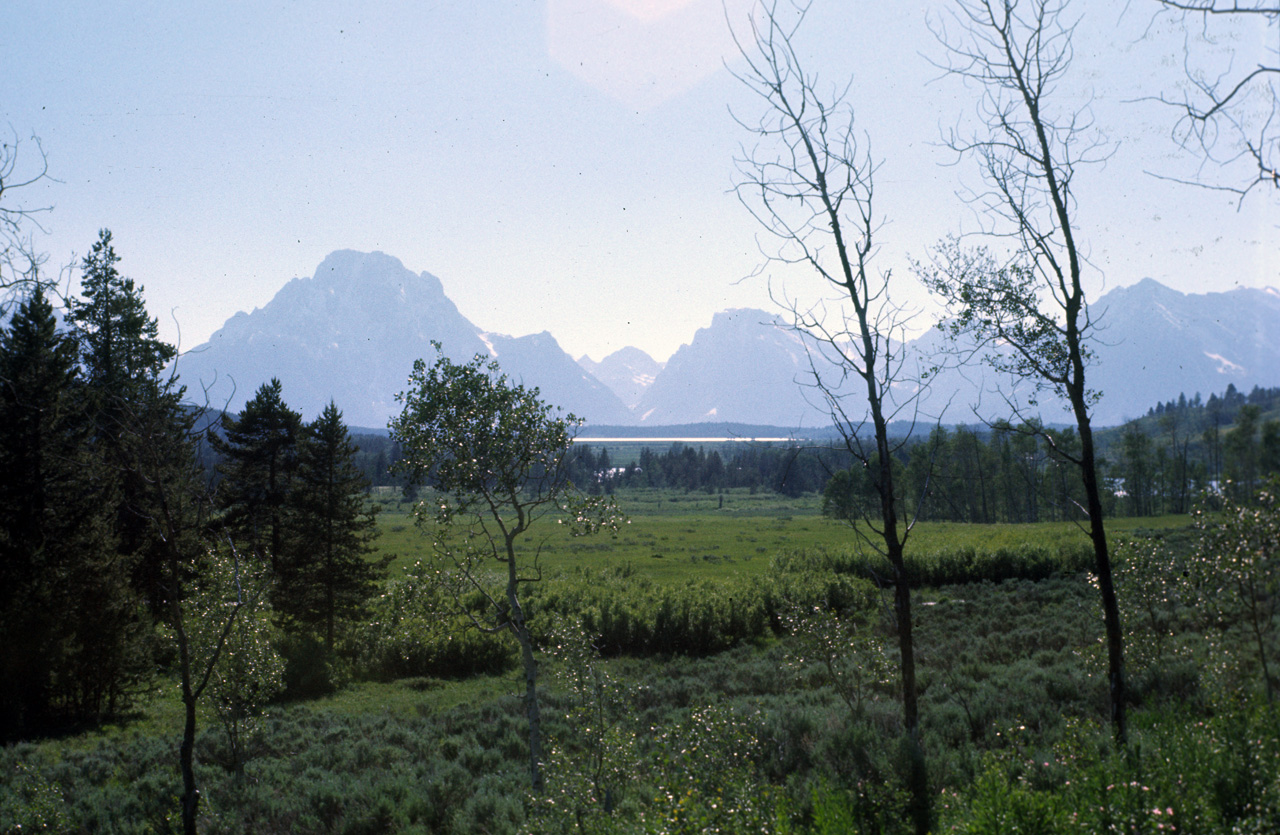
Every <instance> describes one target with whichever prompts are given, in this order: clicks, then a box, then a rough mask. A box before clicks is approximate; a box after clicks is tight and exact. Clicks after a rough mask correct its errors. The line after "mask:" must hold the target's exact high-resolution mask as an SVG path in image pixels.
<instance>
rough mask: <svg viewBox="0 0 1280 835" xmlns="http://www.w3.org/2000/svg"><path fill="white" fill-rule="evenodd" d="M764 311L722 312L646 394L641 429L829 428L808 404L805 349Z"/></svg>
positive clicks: (821, 413)
mask: <svg viewBox="0 0 1280 835" xmlns="http://www.w3.org/2000/svg"><path fill="white" fill-rule="evenodd" d="M780 322H781V320H780V319H778V317H777V316H775V315H773V314H770V313H766V312H765V311H763V310H753V309H748V308H744V309H738V310H726V311H724V312H722V313H717V314H715V316H713V317H712V319H711V325H710V327H706V328H700V329H699V330H698V332H697V333H696V334H694V337H693V341H692V342H691V343H689V344H688V345H682V346H681V347H680V349H679V350H677V351H676V352H675V354H674V355H673V356H672V357H671V359H670V360H669V361H668V362H667V365H666V367H665V368H663V369H662V373H661V374H659V375H658V377H657V379H656V380H654V382H653V385H652V386H650V387H649V389H648V390H647V391H646V392H645V393H644V396H643V397H642V398H641V400H640V403H639V405H637V406H636V410H635V411H636V415H637V417H638V418H639V420H640V422H641V423H643V424H668V423H700V422H722V421H724V422H737V423H753V424H768V425H774V426H814V425H825V424H828V423H830V418H829V417H828V416H827V415H826V414H825V412H824V411H822V410H821V409H815V408H814V407H812V406H810V405H809V404H808V403H806V402H805V398H804V394H803V390H802V388H801V386H800V385H799V384H800V383H802V382H804V381H805V380H806V377H807V375H808V369H809V366H808V358H807V356H806V353H805V348H804V344H803V343H802V342H801V341H800V338H799V337H798V336H797V335H796V334H795V333H793V332H791V331H790V330H787V329H786V328H783V327H779V324H780Z"/></svg>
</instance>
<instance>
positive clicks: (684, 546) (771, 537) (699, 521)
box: [377, 490, 1190, 583]
mask: <svg viewBox="0 0 1280 835" xmlns="http://www.w3.org/2000/svg"><path fill="white" fill-rule="evenodd" d="M721 497H723V499H724V501H723V506H721V501H720V499H721ZM617 499H618V504H619V506H620V507H621V508H622V510H623V512H624V513H626V514H627V515H628V517H629V519H630V522H629V523H628V524H627V525H626V526H624V528H623V530H622V531H621V532H620V533H619V534H618V535H617V536H615V537H606V536H598V537H587V538H574V537H571V536H570V535H569V533H568V531H567V530H565V529H564V528H562V527H559V526H556V525H546V526H544V527H543V528H542V529H540V530H539V529H535V530H534V531H532V532H530V534H529V536H528V537H527V538H526V541H524V542H522V543H520V545H519V546H518V551H519V552H520V553H521V555H522V556H524V557H532V556H533V554H534V552H535V551H537V550H538V549H539V548H540V549H541V551H540V554H539V558H540V561H541V564H542V566H543V568H544V570H546V571H548V572H551V573H555V572H557V571H563V570H567V569H577V568H581V567H587V568H591V569H615V568H622V567H626V568H628V569H629V570H634V571H636V572H638V573H640V574H642V575H644V576H646V577H650V578H652V579H653V580H654V581H657V582H664V583H666V582H670V583H677V582H685V581H688V580H700V579H704V578H705V579H715V578H723V577H734V578H738V577H744V576H747V577H749V576H756V575H762V574H765V573H767V572H768V571H769V570H770V563H771V560H772V558H773V557H774V556H775V555H777V554H779V553H783V552H788V551H797V550H809V549H815V548H816V549H823V550H828V551H833V552H842V551H847V550H851V549H852V550H857V549H859V548H860V547H865V546H863V545H862V543H861V542H860V539H859V537H858V536H857V535H856V534H855V533H854V532H853V531H852V530H851V529H850V528H849V526H848V525H847V524H845V523H843V522H838V521H835V520H832V519H827V518H825V517H823V516H822V515H821V513H820V512H819V511H820V506H821V500H820V498H819V497H817V496H803V497H800V498H795V499H792V498H787V497H785V496H781V495H778V494H776V493H763V492H762V493H756V494H752V493H750V492H749V491H747V490H733V491H728V492H727V493H724V494H713V495H708V494H705V493H689V494H685V493H676V492H674V491H666V490H627V491H620V492H619V493H618V496H617ZM1189 524H1190V519H1189V517H1186V516H1162V517H1154V518H1142V519H1116V520H1111V521H1109V522H1108V527H1109V530H1110V531H1111V536H1112V537H1113V538H1114V539H1118V538H1123V537H1125V536H1131V535H1134V534H1135V533H1150V532H1161V531H1170V530H1176V529H1179V528H1186V527H1187V526H1188V525H1189ZM379 526H380V528H381V534H382V535H381V537H380V538H379V540H378V542H377V545H378V549H379V553H380V554H390V555H393V556H394V557H395V562H394V563H393V571H394V570H396V569H399V568H403V567H405V566H409V565H412V564H413V563H414V562H416V561H417V560H419V559H426V558H427V557H429V555H430V544H429V542H428V540H427V538H426V537H425V536H424V535H423V533H422V532H421V531H420V530H418V529H417V527H416V525H415V522H414V517H413V514H412V510H411V508H410V507H409V505H407V504H403V505H395V504H392V505H388V506H387V507H386V508H385V509H384V510H383V512H382V514H381V516H380V517H379ZM864 530H865V528H864ZM1087 542H1088V537H1087V535H1086V534H1085V532H1084V531H1083V530H1082V529H1081V528H1079V527H1077V526H1076V525H1074V524H1072V523H1069V522H1044V523H1039V524H1033V525H1009V524H992V525H972V524H963V523H957V522H922V523H920V524H919V525H917V526H916V528H915V530H914V532H913V534H912V537H911V539H910V540H909V541H908V544H907V550H908V553H909V554H910V553H916V554H929V553H933V552H936V551H940V550H943V549H955V548H973V549H975V550H978V551H984V552H985V551H995V550H998V549H1000V548H1009V549H1016V548H1020V547H1023V546H1026V545H1037V546H1040V547H1043V548H1048V549H1050V550H1056V549H1059V548H1062V547H1065V546H1069V545H1073V544H1077V543H1081V544H1084V543H1087Z"/></svg>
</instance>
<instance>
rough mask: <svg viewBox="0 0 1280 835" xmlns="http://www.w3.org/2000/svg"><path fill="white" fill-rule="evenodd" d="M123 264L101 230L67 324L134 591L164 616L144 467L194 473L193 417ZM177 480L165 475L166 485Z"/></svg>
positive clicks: (149, 481) (159, 553)
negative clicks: (159, 463) (162, 465)
mask: <svg viewBox="0 0 1280 835" xmlns="http://www.w3.org/2000/svg"><path fill="white" fill-rule="evenodd" d="M119 262H120V256H118V255H117V254H116V251H115V247H114V246H113V243H112V236H111V231H110V230H108V229H103V230H101V231H100V232H99V233H98V240H97V242H95V243H94V245H93V247H92V248H91V249H90V251H89V254H88V255H87V256H85V258H84V260H83V261H82V262H81V265H80V269H81V289H80V294H81V299H79V300H74V301H72V303H71V312H70V316H69V319H70V321H71V323H72V324H73V326H74V327H75V331H76V338H77V340H78V342H79V352H80V365H81V371H82V377H83V380H84V389H85V394H86V398H87V401H88V405H89V407H90V408H91V410H92V413H93V424H94V430H93V440H94V444H95V445H96V446H97V448H98V449H99V450H100V451H101V454H102V457H103V460H104V463H105V464H106V466H107V467H108V468H109V469H110V471H111V473H112V477H113V478H114V480H115V482H116V484H117V486H118V499H117V501H116V502H115V504H114V508H113V509H114V513H115V519H114V522H113V526H114V530H115V534H116V536H117V538H118V540H119V545H118V547H119V549H120V551H121V553H122V554H125V555H127V556H129V557H130V558H133V561H134V562H135V564H136V567H137V568H136V572H135V577H134V583H135V586H136V587H137V588H138V589H139V591H140V592H141V593H142V594H143V595H144V596H145V597H146V598H147V599H148V601H149V602H150V603H151V606H152V609H153V612H156V613H160V612H162V611H163V606H162V603H161V600H162V597H163V590H162V581H161V576H162V574H163V561H164V557H163V548H162V547H161V544H160V543H159V541H158V540H157V530H156V527H155V524H154V520H155V518H156V514H157V507H156V503H157V501H159V496H158V495H157V494H156V489H155V486H156V485H155V482H156V475H157V474H156V473H154V472H151V473H149V474H148V473H144V472H143V470H144V469H151V470H154V467H148V468H144V467H143V461H144V460H146V461H148V462H154V461H155V460H157V459H158V458H163V460H165V461H166V462H167V465H168V466H171V467H174V468H178V469H179V470H182V469H190V465H191V461H192V459H193V456H194V450H193V448H192V445H191V443H190V438H191V417H190V415H189V414H188V413H187V412H186V411H184V410H183V408H182V406H181V399H182V394H183V390H182V389H181V388H180V387H179V386H178V385H177V383H176V380H175V379H174V378H172V377H169V376H166V374H165V366H166V364H168V363H169V361H170V360H172V359H173V358H174V356H175V354H176V350H175V349H174V347H173V346H172V345H169V344H168V343H166V342H163V341H161V340H160V339H159V337H158V332H159V328H158V325H157V323H156V320H155V319H154V318H152V317H151V316H148V315H147V308H146V304H145V302H144V301H143V297H142V292H143V288H142V287H141V286H138V285H136V284H134V281H133V279H131V278H126V277H124V276H122V275H121V274H120V271H119V269H118V268H117V266H116V265H117V264H118V263H119ZM161 452H162V453H163V454H162V455H160V454H159V453H161ZM178 476H179V474H178V473H166V474H164V476H163V479H164V480H165V481H166V482H172V481H173V480H174V478H177V477H178Z"/></svg>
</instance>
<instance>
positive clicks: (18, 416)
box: [0, 290, 143, 739]
mask: <svg viewBox="0 0 1280 835" xmlns="http://www.w3.org/2000/svg"><path fill="white" fill-rule="evenodd" d="M87 405H88V404H87V399H86V398H85V396H84V390H83V388H82V385H81V382H80V380H79V377H78V374H77V369H76V349H75V343H74V341H73V340H71V339H69V338H67V337H66V336H65V335H63V334H60V333H58V331H57V326H56V321H55V319H54V316H53V308H52V306H51V305H50V304H49V303H48V302H47V301H46V300H45V298H44V297H43V295H42V294H41V293H40V292H39V291H38V290H37V292H36V293H35V294H34V295H32V296H31V297H30V298H29V299H28V300H27V301H26V302H25V303H24V304H23V305H22V306H21V307H20V309H19V310H18V312H17V313H16V315H15V316H14V317H13V320H12V321H11V322H10V323H9V327H8V329H7V330H5V331H4V332H3V334H0V472H3V473H4V477H3V479H0V739H12V738H14V737H16V736H19V735H24V734H27V733H30V732H32V731H35V730H40V729H41V727H42V726H43V725H46V724H47V723H49V722H51V721H56V720H80V719H96V718H98V717H99V716H100V715H101V714H102V713H104V712H107V711H110V710H112V709H113V708H114V707H115V706H116V703H117V701H118V699H119V698H120V697H121V696H122V695H125V694H126V692H127V690H128V688H129V686H130V684H131V683H132V682H133V680H134V678H135V677H136V676H137V675H138V674H139V673H140V670H141V669H142V667H143V654H142V652H141V646H142V643H141V637H142V628H141V622H140V620H139V618H138V607H137V603H136V598H135V597H134V595H133V593H132V590H131V589H130V586H129V568H130V563H129V561H128V560H127V559H122V558H117V555H116V553H115V551H116V549H115V538H114V535H113V531H112V524H111V521H112V520H111V508H112V506H113V504H114V502H115V495H114V492H113V490H112V483H111V480H110V479H109V478H107V475H108V474H107V473H106V472H105V471H104V469H103V467H102V466H101V462H100V460H99V459H98V458H97V457H96V455H97V450H96V448H95V446H94V444H93V443H92V436H93V422H92V415H91V413H90V412H89V411H88V408H87Z"/></svg>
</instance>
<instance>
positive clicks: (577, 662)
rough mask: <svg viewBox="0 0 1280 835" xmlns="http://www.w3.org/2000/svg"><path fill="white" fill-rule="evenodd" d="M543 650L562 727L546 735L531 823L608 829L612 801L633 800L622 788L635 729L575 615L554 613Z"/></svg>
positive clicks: (632, 757)
mask: <svg viewBox="0 0 1280 835" xmlns="http://www.w3.org/2000/svg"><path fill="white" fill-rule="evenodd" d="M547 655H548V657H549V659H550V660H551V661H552V663H553V664H554V665H555V667H554V670H555V674H554V677H555V681H556V682H557V683H559V684H560V685H561V688H562V695H561V696H560V698H559V699H558V700H557V701H556V702H553V704H554V705H555V707H557V708H559V709H560V711H561V712H562V715H563V719H564V722H563V725H564V727H565V731H564V732H563V733H560V734H557V737H556V738H555V739H554V740H553V741H552V745H551V747H550V756H549V757H548V762H547V772H548V781H547V782H548V787H547V792H546V794H545V796H534V798H533V799H532V806H533V815H534V820H533V821H532V823H535V824H536V828H537V830H538V831H546V830H548V829H554V830H555V831H560V832H610V831H613V830H615V829H616V827H617V825H618V822H619V818H620V817H622V815H619V814H615V813H616V812H618V810H619V808H620V807H627V808H633V807H634V806H635V801H636V798H634V797H628V793H629V792H628V790H629V788H630V783H631V781H632V779H633V778H634V775H635V774H636V771H637V768H638V767H639V765H640V758H639V755H638V747H639V740H638V738H637V734H636V732H635V731H634V729H632V728H631V727H628V725H627V724H626V723H624V718H625V716H626V713H625V705H624V703H623V696H624V694H623V693H622V692H621V687H620V685H619V683H618V682H617V681H616V680H615V679H614V678H613V677H612V676H611V675H609V672H608V671H607V670H606V668H605V666H604V664H602V663H601V662H600V657H599V653H598V651H597V650H596V648H595V647H594V646H592V644H591V641H590V636H589V635H588V633H587V632H586V630H585V629H584V628H583V626H582V623H581V622H573V621H568V622H566V621H561V622H560V623H559V624H558V625H557V626H556V628H555V629H553V630H552V633H551V635H550V638H549V641H548V646H547ZM624 814H625V813H624Z"/></svg>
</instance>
